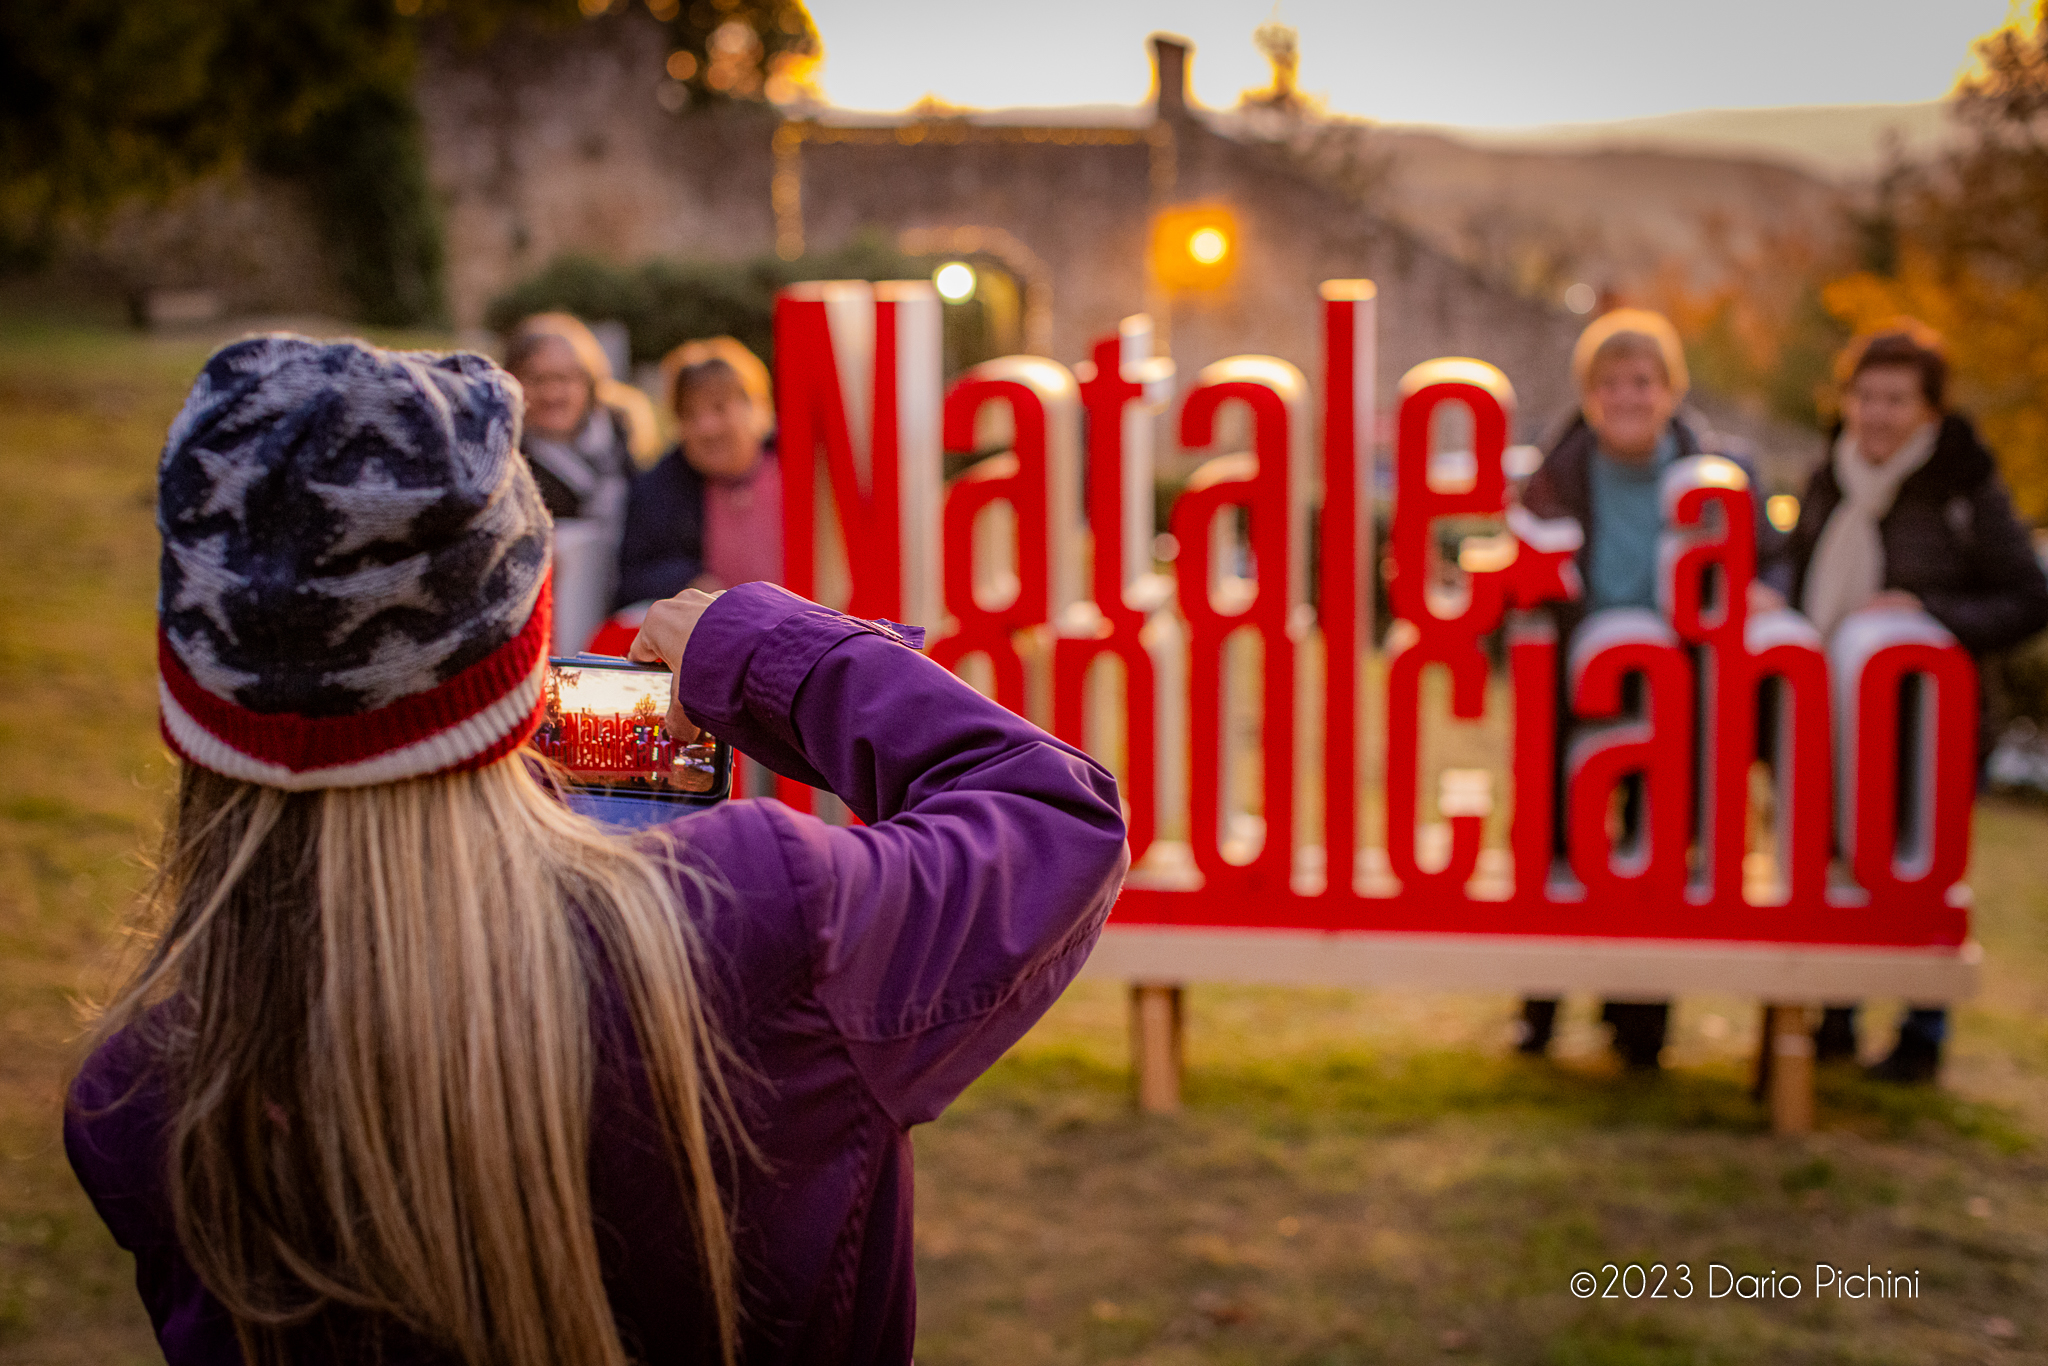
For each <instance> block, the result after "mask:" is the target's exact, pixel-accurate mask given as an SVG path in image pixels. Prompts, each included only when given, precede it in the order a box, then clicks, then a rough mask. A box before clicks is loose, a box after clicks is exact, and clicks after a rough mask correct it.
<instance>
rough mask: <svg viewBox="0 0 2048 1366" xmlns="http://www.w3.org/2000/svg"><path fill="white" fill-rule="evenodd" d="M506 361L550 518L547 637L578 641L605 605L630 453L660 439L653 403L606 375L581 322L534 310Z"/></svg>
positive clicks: (567, 645) (558, 647)
mask: <svg viewBox="0 0 2048 1366" xmlns="http://www.w3.org/2000/svg"><path fill="white" fill-rule="evenodd" d="M505 368H506V369H507V370H510V371H511V372H512V374H513V376H514V377H515V378H516V379H518V381H519V383H520V385H521V386H522V387H523V388H524V389H525V391H526V417H525V429H524V433H523V435H522V436H521V438H520V443H519V448H520V450H521V451H522V452H523V453H524V454H525V456H526V459H527V463H528V464H529V465H531V466H532V469H533V481H534V483H535V484H536V485H538V486H539V488H540V494H541V500H542V501H543V502H544V503H545V504H546V505H547V510H548V513H549V515H550V516H552V517H553V518H554V520H555V546H554V550H555V639H554V648H555V651H556V652H557V653H559V654H573V653H574V652H576V651H578V650H581V649H582V648H583V647H584V645H585V643H586V642H587V641H588V640H589V639H590V637H591V633H592V632H594V631H595V630H596V629H597V628H598V626H599V624H600V623H601V622H603V620H604V617H605V612H606V610H607V609H608V608H609V607H610V605H611V598H612V586H613V580H614V578H615V577H616V574H615V565H616V562H617V558H618V547H619V539H620V535H621V533H622V531H623V529H624V525H625V516H626V499H627V490H628V488H629V486H630V485H631V482H632V479H633V472H634V468H635V462H636V460H638V459H644V458H646V457H649V456H651V455H653V453H654V450H655V447H656V445H657V443H658V441H659V439H660V438H659V436H658V434H657V431H656V428H655V425H654V409H653V405H652V404H650V403H649V402H648V401H647V398H646V396H645V395H644V394H642V393H641V392H640V391H639V390H637V389H635V388H633V387H632V386H631V385H628V384H622V383H620V382H619V381H617V380H616V379H614V378H613V377H612V367H611V362H610V361H609V360H608V359H606V357H605V353H604V347H602V346H601V345H599V344H598V340H597V338H596V337H594V336H592V335H591V332H590V329H589V328H588V327H585V326H584V325H583V324H582V323H581V322H580V321H578V320H577V319H576V318H574V317H571V316H570V315H569V314H567V313H536V314H534V315H533V316H532V317H530V318H527V319H526V320H525V321H523V322H521V323H520V324H519V326H517V327H516V328H514V329H513V330H512V336H511V339H510V340H509V341H508V342H507V344H506V347H505Z"/></svg>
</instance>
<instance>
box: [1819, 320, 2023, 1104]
mask: <svg viewBox="0 0 2048 1366" xmlns="http://www.w3.org/2000/svg"><path fill="white" fill-rule="evenodd" d="M1838 372H1839V373H1840V374H1841V375H1843V376H1844V378H1845V383H1844V385H1843V392H1842V422H1841V426H1840V428H1839V430H1838V431H1837V433H1836V436H1835V439H1834V443H1833V446H1832V449H1831V451H1830V454H1829V458H1828V460H1827V461H1826V462H1825V463H1824V464H1822V465H1821V467H1820V468H1819V469H1818V470H1816V471H1815V472H1814V475H1813V479H1812V481H1811V482H1810V483H1809V484H1808V485H1807V489H1806V497H1805V498H1804V499H1803V500H1802V501H1801V503H1800V509H1799V524H1798V525H1797V526H1796V527H1795V528H1794V529H1793V531H1792V536H1791V546H1790V549H1791V556H1792V569H1793V584H1792V601H1793V602H1794V604H1796V605H1797V606H1798V607H1799V608H1800V610H1802V611H1804V612H1805V613H1806V615H1807V616H1808V617H1809V618H1811V619H1812V621H1813V624H1814V625H1815V626H1817V627H1819V628H1820V631H1821V633H1822V634H1823V635H1825V636H1830V637H1832V636H1833V634H1834V632H1835V628H1836V627H1838V626H1840V625H1841V623H1842V621H1843V619H1844V618H1846V617H1847V616H1848V615H1849V614H1850V613H1852V612H1856V611H1860V610H1862V609H1864V608H1866V607H1883V606H1901V607H1917V608H1920V609H1921V610H1923V611H1925V612H1926V613H1927V614H1928V615H1930V616H1932V617H1933V618H1934V619H1935V620H1936V621H1938V622H1940V623H1941V624H1942V625H1943V626H1945V627H1947V628H1948V630H1949V632H1950V633H1951V634H1952V635H1954V636H1955V638H1956V639H1957V640H1958V641H1960V642H1962V644H1963V647H1964V648H1965V649H1967V650H1969V651H1970V653H1971V654H1973V655H1975V656H1977V657H1978V658H1979V659H1980V660H1981V659H1982V658H1983V657H1984V656H1986V655H1989V654H1994V653H1996V652H1998V651H2001V650H2006V649H2010V648H2011V647H2012V646H2014V645H2017V644H2019V643H2020V642H2021V641H2023V640H2025V639H2026V638H2027V637H2028V636H2031V635H2032V634H2034V632H2036V631H2038V630H2040V629H2041V628H2042V627H2044V626H2048V579H2044V578H2043V575H2042V571H2041V564H2040V561H2039V560H2038V559H2036V558H2035V555H2034V550H2033V545H2032V539H2031V537H2030V536H2029V534H2028V531H2027V528H2026V527H2025V526H2023V525H2022V524H2021V523H2020V520H2019V518H2018V517H2017V516H2016V515H2015V514H2014V512H2013V507H2012V499H2011V498H2010V497H2009V496H2008V495H2007V493H2006V490H2005V484H2004V482H2003V481H2002V480H2000V478H1999V477H1998V468H1997V465H1996V464H1995V463H1994V462H1993V460H1992V458H1991V452H1990V451H1989V450H1987V449H1986V448H1985V446H1984V443H1983V442H1982V441H1981V440H1979V439H1978V436H1977V432H1976V429H1975V428H1973V427H1972V426H1971V425H1970V421H1969V419H1968V418H1966V417H1964V416H1963V415H1962V414H1960V413H1955V412H1950V411H1948V410H1947V408H1946V406H1945V401H1946V398H1947V385H1948V362H1947V360H1946V358H1945V357H1944V355H1943V347H1942V342H1941V338H1940V336H1939V335H1938V334H1936V333H1934V332H1933V331H1932V330H1931V329H1929V328H1927V327H1925V326H1923V325H1922V324H1919V323H1916V322H1912V321H1911V320H1901V321H1900V322H1899V323H1897V324H1894V325H1891V326H1888V327H1886V328H1884V329H1883V330H1880V331H1878V332H1876V333H1873V334H1870V335H1867V336H1864V337H1859V338H1858V339H1857V340H1856V341H1854V342H1852V343H1851V344H1850V346H1849V348H1848V350H1847V351H1845V352H1844V353H1843V356H1842V361H1841V364H1840V366H1839V371H1838ZM1978 758H1979V760H1980V761H1981V760H1982V758H1983V748H1982V747H1980V752H1979V755H1978ZM1947 1028H1948V1021H1947V1015H1946V1014H1945V1013H1944V1012H1943V1011H1940V1010H1933V1009H1924V1008H1919V1009H1913V1010H1910V1011H1908V1012H1907V1015H1906V1019H1905V1021H1904V1023H1903V1024H1901V1025H1900V1027H1899V1040H1898V1044H1897V1046H1896V1047H1895V1048H1894V1049H1893V1050H1892V1053H1891V1055H1890V1056H1889V1057H1887V1058H1886V1059H1885V1060H1884V1061H1883V1062H1882V1063H1880V1064H1878V1066H1877V1067H1876V1068H1875V1069H1874V1074H1875V1075H1877V1076H1879V1077H1882V1078H1885V1079H1887V1080H1892V1081H1929V1080H1932V1079H1933V1077H1934V1075H1935V1073H1936V1071H1937V1070H1939V1068H1940V1065H1941V1044H1942V1040H1943V1037H1944V1036H1945V1034H1946V1033H1947ZM1815 1042H1816V1051H1817V1053H1818V1055H1819V1056H1820V1057H1823V1058H1852V1057H1854V1056H1855V1053H1856V1025H1855V1013H1854V1007H1849V1006H1836V1007H1830V1008H1829V1010H1828V1012H1827V1014H1826V1016H1825V1017H1824V1020H1823V1023H1822V1025H1821V1030H1820V1033H1819V1035H1818V1036H1817V1037H1816V1040H1815Z"/></svg>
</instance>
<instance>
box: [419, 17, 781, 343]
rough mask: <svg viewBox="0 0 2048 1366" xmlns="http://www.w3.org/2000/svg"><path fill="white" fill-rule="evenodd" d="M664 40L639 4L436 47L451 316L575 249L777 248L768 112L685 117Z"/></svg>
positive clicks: (433, 158) (428, 97) (434, 110)
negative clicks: (476, 42) (555, 25)
mask: <svg viewBox="0 0 2048 1366" xmlns="http://www.w3.org/2000/svg"><path fill="white" fill-rule="evenodd" d="M666 56H667V47H666V45H665V43H664V41H663V31H662V29H661V27H660V26H659V25H657V24H656V23H654V22H653V21H652V20H651V19H649V18H648V17H647V16H645V15H644V14H642V13H640V11H639V9H638V7H634V8H632V9H630V10H629V11H628V12H626V13H624V14H619V15H613V16H608V17H606V18H604V19H601V20H597V21H594V22H589V23H583V24H578V25H576V26H575V27H574V28H570V29H540V30H536V29H530V28H525V27H522V26H517V25H507V26H506V28H505V29H504V30H502V31H501V32H500V33H499V35H498V36H497V38H496V39H494V40H493V41H492V42H491V43H490V44H489V45H488V46H486V47H483V48H480V49H472V48H466V47H463V46H460V45H458V44H457V43H456V42H455V41H454V40H453V39H452V37H449V36H447V35H437V36H436V37H435V39H434V40H432V41H430V42H429V43H428V45H427V48H426V52H425V54H424V60H423V61H422V63H421V71H420V79H419V86H418V92H417V98H418V101H419V107H420V114H421V117H422V119H423V120H424V122H425V125H426V130H427V143H428V166H429V173H430V176H431V178H432V181H433V185H434V189H435V192H436V193H437V194H438V195H439V196H440V200H441V209H442V214H443V221H444V223H445V225H446V231H447V241H448V294H449V308H450V312H451V314H452V315H453V317H454V318H455V320H456V323H457V325H458V326H461V327H474V326H476V325H478V324H479V323H480V322H481V320H482V318H483V312H484V308H485V306H486V305H487V304H488V303H489V301H490V299H491V296H492V295H494V294H496V293H498V292H499V291H501V290H503V289H504V288H506V287H507V286H508V285H510V284H512V283H514V282H515V281H517V280H519V279H520V278H522V277H524V276H526V275H528V274H531V273H532V272H534V271H536V270H538V269H539V268H540V267H541V266H542V265H544V264H545V263H546V262H547V261H548V260H549V259H551V258H552V257H554V256H556V255H559V254H561V253H563V252H572V251H573V252H582V253H586V254H589V255H592V256H597V257H601V258H605V259H609V260H616V261H638V260H643V259H645V258H647V257H651V256H693V257H716V258H739V257H746V256H753V255H758V254H760V253H762V252H764V251H769V250H772V249H773V246H774V240H775V239H774V218H773V213H772V211H771V207H770V200H769V177H770V174H771V171H772V165H773V159H772V155H771V152H770V144H771V142H772V140H773V138H774V134H775V128H776V125H777V122H778V120H777V116H776V115H775V113H774V112H773V111H772V110H770V109H766V108H762V107H758V106H746V107H732V106H728V107H725V108H721V109H717V110H712V111H696V112H688V111H686V112H683V113H679V114H678V113H670V112H669V111H667V110H665V109H664V108H662V106H661V105H660V104H659V103H658V102H657V100H656V93H657V91H658V90H659V89H660V88H661V85H662V82H663V80H664V76H663V72H662V63H663V60H664V59H665V58H666Z"/></svg>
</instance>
